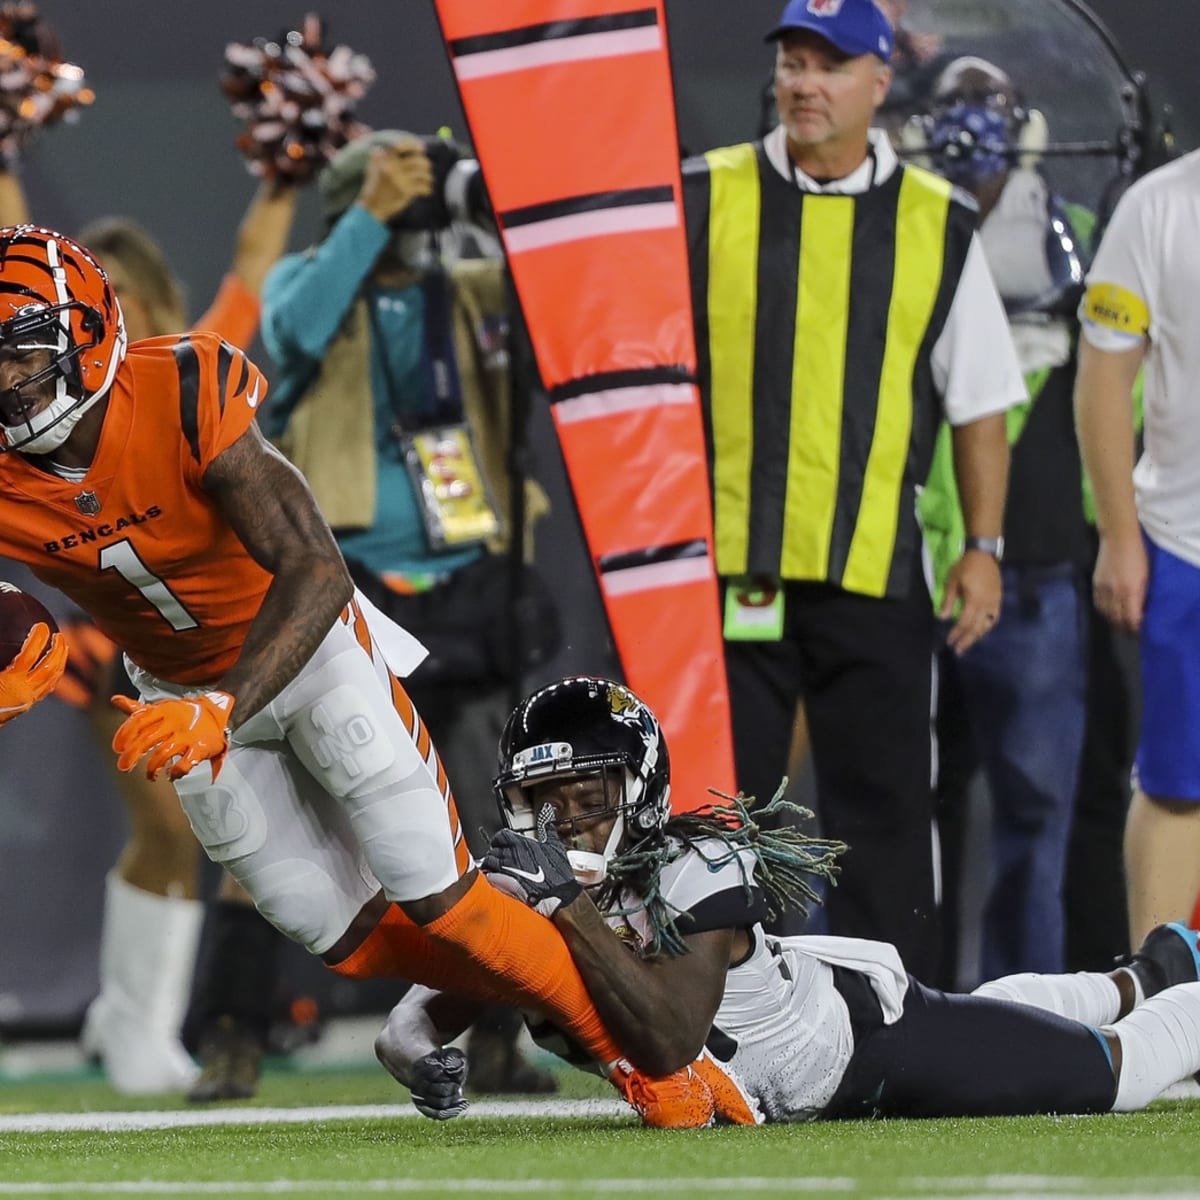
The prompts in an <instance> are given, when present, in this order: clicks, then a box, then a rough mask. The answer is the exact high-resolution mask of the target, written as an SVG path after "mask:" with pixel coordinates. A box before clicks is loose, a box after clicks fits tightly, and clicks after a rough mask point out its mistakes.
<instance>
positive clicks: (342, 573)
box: [0, 225, 717, 1127]
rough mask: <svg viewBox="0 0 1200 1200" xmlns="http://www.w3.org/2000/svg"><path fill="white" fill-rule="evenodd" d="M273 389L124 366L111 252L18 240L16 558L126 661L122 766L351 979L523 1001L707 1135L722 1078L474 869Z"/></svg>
mask: <svg viewBox="0 0 1200 1200" xmlns="http://www.w3.org/2000/svg"><path fill="white" fill-rule="evenodd" d="M265 394H266V380H265V379H264V377H263V375H262V374H261V372H260V371H259V370H258V368H257V367H255V366H254V364H253V363H251V362H250V361H249V360H248V359H247V358H246V356H245V355H244V354H243V353H242V352H241V351H239V350H236V349H234V348H233V347H232V346H230V345H229V344H228V343H226V342H224V341H222V340H221V339H220V338H219V337H217V336H216V335H215V334H211V333H193V334H190V335H175V336H167V337H158V338H151V339H149V340H146V341H140V342H137V343H135V344H134V345H133V346H132V347H130V348H128V351H127V347H126V332H125V326H124V322H123V319H122V315H121V309H120V305H119V303H118V301H117V298H116V295H115V293H114V291H113V289H112V287H111V285H110V283H109V280H108V277H107V275H106V274H105V273H104V271H103V269H102V268H101V267H100V265H99V263H98V262H97V261H96V260H95V258H94V257H93V255H92V254H91V253H90V252H89V251H88V250H86V249H85V248H84V247H82V246H80V245H78V244H77V243H76V242H74V241H72V240H71V239H70V238H67V237H65V236H64V235H62V234H59V233H56V232H54V231H53V230H48V229H43V228H39V227H35V226H30V225H23V226H19V227H15V228H13V227H8V228H3V229H0V451H3V453H0V553H3V554H6V555H7V556H9V557H11V558H13V559H16V560H17V561H20V562H24V563H26V564H28V566H29V567H30V569H31V570H32V571H33V572H34V574H35V575H36V576H37V577H38V578H39V579H41V580H43V581H44V582H46V583H47V584H50V585H52V586H54V587H56V588H58V589H59V590H61V591H62V592H63V593H64V594H66V595H67V596H68V597H69V598H71V599H72V600H73V601H74V602H75V603H76V604H78V605H79V607H81V608H82V609H84V611H85V612H87V613H89V614H90V615H91V616H92V618H93V619H94V620H95V622H96V624H97V626H98V627H99V628H100V629H101V631H102V632H104V633H105V634H106V635H108V636H109V637H110V638H112V640H113V641H114V642H116V643H117V645H119V646H120V647H121V648H122V649H123V651H124V653H125V661H126V664H127V666H128V668H129V671H130V675H131V677H132V679H133V681H134V683H135V684H136V685H137V687H138V690H139V692H140V695H141V699H140V700H133V699H130V698H129V697H115V698H114V703H116V704H117V706H118V707H119V708H121V709H122V711H124V712H125V713H126V714H127V720H126V721H125V722H124V723H123V724H122V725H121V726H120V728H119V729H118V731H117V734H116V737H115V738H114V740H113V748H114V749H115V750H116V752H117V754H118V755H119V758H118V766H119V767H120V769H121V770H132V769H134V768H135V767H136V766H137V765H138V764H139V762H141V761H142V760H143V759H144V760H145V769H146V771H147V773H148V774H149V775H151V776H158V775H159V774H161V773H163V772H165V773H166V774H167V775H168V776H169V777H170V778H171V779H172V780H173V781H174V783H175V788H176V792H177V794H178V796H179V799H180V802H181V804H182V806H183V808H184V811H185V812H186V813H187V816H188V820H189V822H190V824H191V826H192V829H193V831H194V832H195V834H196V836H197V837H198V838H199V840H200V842H201V844H202V845H203V846H204V847H205V850H206V851H207V853H208V854H209V857H210V858H212V859H213V860H214V861H216V862H219V863H221V864H222V865H223V866H224V867H226V869H227V870H228V871H229V872H230V873H231V874H232V875H233V876H234V878H235V879H237V881H238V882H239V883H240V884H241V885H242V886H243V887H244V888H245V889H246V891H247V892H248V893H249V894H250V895H251V897H252V898H253V899H254V902H255V904H256V906H257V907H258V909H259V911H260V912H262V913H263V915H264V916H266V917H267V918H268V920H270V921H271V923H272V924H273V925H275V926H276V927H277V928H279V929H280V930H282V931H283V932H284V933H286V934H287V935H288V936H290V937H291V938H293V939H294V940H296V941H297V942H299V943H301V944H302V945H304V946H305V947H307V948H308V949H309V950H310V951H312V952H313V953H314V954H317V955H319V956H320V957H321V958H322V960H323V961H324V962H326V963H327V964H328V965H329V966H331V967H332V968H333V969H334V970H335V971H338V972H339V973H342V974H344V975H347V976H351V977H357V978H366V977H399V978H405V979H409V980H414V981H417V982H421V983H425V984H427V985H430V986H433V987H439V988H444V989H450V990H456V991H461V992H466V993H469V994H474V995H477V996H480V997H482V998H485V999H488V1000H497V1001H501V1002H503V1003H510V1004H518V1005H520V1006H521V1007H523V1008H525V1009H529V1010H532V1011H534V1012H537V1013H540V1014H542V1015H543V1016H545V1017H546V1018H547V1019H549V1020H553V1021H554V1022H555V1023H556V1024H557V1025H558V1026H559V1027H561V1028H563V1029H565V1030H566V1031H567V1032H569V1033H570V1034H571V1035H572V1036H573V1037H574V1038H575V1039H576V1040H577V1041H578V1042H579V1043H580V1044H581V1045H583V1046H584V1047H585V1048H586V1049H587V1051H588V1052H589V1054H590V1055H591V1056H592V1057H593V1058H594V1059H597V1060H598V1061H600V1062H601V1063H603V1064H605V1065H606V1066H607V1067H608V1068H609V1071H610V1077H611V1078H612V1080H613V1082H614V1084H615V1085H616V1086H617V1087H619V1088H620V1089H621V1090H622V1091H623V1092H624V1093H625V1094H626V1095H627V1096H629V1097H630V1098H631V1099H632V1100H633V1101H634V1102H635V1104H636V1106H637V1107H638V1109H639V1111H640V1112H642V1114H643V1115H644V1117H645V1118H646V1119H647V1120H648V1121H649V1122H651V1123H653V1124H658V1125H665V1126H672V1127H680V1126H693V1125H698V1124H704V1123H706V1122H708V1121H709V1120H710V1119H711V1118H712V1116H713V1112H714V1108H715V1106H716V1103H717V1101H715V1100H714V1096H713V1092H712V1091H711V1090H710V1088H709V1086H708V1085H707V1084H706V1083H705V1082H704V1081H703V1079H702V1078H700V1077H699V1076H698V1075H697V1074H696V1073H695V1072H694V1071H693V1070H692V1068H691V1067H685V1068H683V1069H682V1070H681V1071H677V1072H675V1073H674V1074H673V1075H671V1076H668V1077H666V1078H665V1079H658V1080H655V1079H649V1078H647V1077H645V1076H644V1075H642V1074H641V1073H639V1072H637V1071H636V1070H635V1069H633V1068H631V1067H630V1065H629V1063H628V1062H627V1060H625V1059H624V1058H623V1057H622V1054H621V1051H620V1049H619V1048H618V1046H617V1045H616V1043H615V1042H614V1041H613V1040H612V1038H611V1037H610V1036H609V1035H608V1033H607V1032H606V1031H605V1029H604V1028H603V1026H602V1024H601V1021H600V1018H599V1015H598V1014H597V1012H596V1010H595V1007H594V1006H593V1004H592V1002H591V1000H590V998H589V996H588V993H587V989H586V988H585V986H584V984H583V980H582V978H581V977H580V974H579V972H578V970H577V968H576V967H575V965H574V962H573V961H572V959H571V956H570V954H569V953H568V951H567V948H566V945H565V943H564V942H563V940H562V938H561V936H560V935H559V934H558V932H557V931H556V930H555V929H554V927H553V926H552V925H551V924H550V923H549V922H547V921H546V920H545V919H544V918H543V917H540V916H539V915H537V914H536V913H533V912H531V911H530V910H528V909H527V908H525V907H524V906H523V905H522V904H521V903H519V902H518V901H516V900H514V899H512V898H511V897H509V896H506V895H503V894H502V893H500V892H498V891H496V890H495V889H494V888H492V887H491V886H490V885H489V884H488V883H487V882H486V881H485V880H484V879H483V878H482V877H481V876H480V875H479V873H478V870H477V869H476V865H475V863H474V861H473V860H472V858H471V855H470V853H469V851H468V849H467V846H466V843H465V841H464V839H463V834H462V829H461V826H460V824H459V820H458V816H457V813H456V811H455V804H454V798H453V795H452V793H451V790H450V786H449V782H448V781H447V779H446V776H445V772H444V771H443V769H442V766H441V763H440V761H439V760H438V756H437V753H436V751H435V749H434V747H433V746H432V744H431V743H430V740H429V736H428V733H427V731H426V729H425V728H424V725H423V723H422V721H421V719H420V717H419V715H418V714H417V713H416V712H415V710H414V709H413V707H412V705H411V703H410V702H409V700H408V697H407V695H406V693H405V691H404V688H403V685H402V683H401V678H402V677H403V676H404V675H406V674H407V673H408V672H410V671H411V670H412V669H413V668H414V667H415V666H416V665H417V664H418V663H419V662H420V661H421V658H422V657H423V653H424V651H423V649H422V648H421V646H420V644H419V643H417V642H416V641H415V639H413V638H412V637H411V636H409V635H408V634H407V633H405V631H404V630H402V629H401V628H400V627H399V626H396V625H394V624H392V623H391V622H390V621H388V620H386V619H385V618H383V617H382V616H381V615H380V614H379V613H378V612H377V610H375V609H374V608H373V607H372V606H371V605H370V604H369V602H367V601H366V599H365V598H364V597H363V596H361V595H360V594H358V593H356V591H355V589H354V586H353V584H352V582H351V580H350V577H349V575H348V573H347V571H346V567H345V563H344V562H343V560H342V557H341V555H340V553H339V552H338V549H337V545H336V543H335V541H334V539H333V535H332V533H331V532H330V530H329V527H328V525H327V524H326V523H325V521H324V520H323V519H322V518H321V516H320V513H319V511H318V510H317V507H316V504H315V502H314V501H313V498H312V494H311V492H310V491H309V489H308V487H307V485H306V484H305V483H304V481H303V479H302V477H301V476H300V475H299V473H298V472H297V471H295V470H294V469H293V468H292V467H291V466H290V465H289V464H288V463H287V462H286V460H285V459H284V458H283V457H282V456H281V455H279V454H278V453H277V452H276V451H275V450H274V449H273V448H272V447H271V446H270V444H269V443H268V442H267V441H266V440H265V439H264V438H263V436H262V435H261V433H260V432H259V430H258V426H257V424H256V422H255V416H256V413H257V410H258V407H259V405H260V404H261V402H262V400H263V397H264V396H265ZM33 674H34V672H33V671H31V670H29V669H28V668H27V667H26V666H25V664H24V663H23V662H22V661H20V660H19V661H18V664H17V665H16V666H14V667H10V668H8V669H7V670H5V671H0V694H5V695H7V696H9V697H12V696H14V695H18V696H19V695H21V694H22V691H23V689H24V690H25V693H26V695H25V700H27V703H25V707H28V706H30V705H31V704H32V703H34V702H36V700H37V699H38V698H39V696H40V690H39V689H40V688H41V687H42V684H43V682H44V681H38V682H36V683H35V682H34V680H33ZM22 703H24V701H22ZM11 715H12V714H11V713H8V714H0V718H6V717H8V716H11Z"/></svg>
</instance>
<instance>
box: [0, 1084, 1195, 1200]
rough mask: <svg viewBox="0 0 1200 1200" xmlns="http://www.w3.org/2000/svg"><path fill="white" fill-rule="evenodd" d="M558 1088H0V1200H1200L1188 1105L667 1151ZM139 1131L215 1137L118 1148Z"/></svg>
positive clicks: (600, 1088)
mask: <svg viewBox="0 0 1200 1200" xmlns="http://www.w3.org/2000/svg"><path fill="white" fill-rule="evenodd" d="M560 1079H561V1081H562V1084H563V1095H564V1097H566V1098H567V1100H568V1101H569V1100H572V1099H573V1100H575V1101H577V1102H584V1103H585V1104H587V1103H590V1105H591V1106H592V1107H594V1108H596V1109H597V1110H598V1111H597V1113H596V1114H595V1115H588V1116H583V1117H579V1116H561V1115H537V1116H533V1115H520V1114H523V1113H527V1112H528V1111H529V1109H530V1105H528V1104H526V1105H523V1106H521V1107H512V1106H508V1107H501V1104H503V1102H500V1104H498V1103H497V1102H493V1103H492V1104H491V1105H485V1104H483V1103H479V1104H477V1105H476V1106H475V1109H474V1110H473V1112H474V1113H476V1114H481V1113H489V1112H499V1113H500V1115H494V1116H493V1115H473V1116H469V1117H466V1118H463V1119H460V1120H457V1121H452V1122H448V1123H445V1124H439V1123H435V1122H432V1121H428V1120H424V1119H422V1118H419V1117H416V1116H409V1115H408V1114H409V1113H411V1112H412V1109H411V1106H409V1105H408V1104H407V1099H406V1096H405V1094H404V1092H403V1091H402V1089H399V1088H397V1087H396V1086H395V1085H394V1084H393V1083H392V1082H391V1081H390V1080H389V1079H388V1078H387V1077H386V1076H385V1075H384V1074H383V1072H382V1071H381V1070H374V1069H369V1068H355V1069H346V1070H329V1069H323V1070H306V1071H303V1072H300V1071H295V1070H288V1069H286V1068H285V1067H282V1066H273V1067H271V1068H270V1069H269V1070H268V1072H267V1073H266V1075H265V1077H264V1080H263V1087H262V1090H261V1093H260V1095H259V1097H258V1098H257V1099H256V1100H255V1101H252V1102H246V1103H243V1104H238V1105H232V1106H229V1107H227V1108H223V1109H212V1108H202V1109H196V1108H194V1107H188V1106H186V1105H185V1104H184V1103H182V1102H179V1103H176V1104H164V1103H162V1101H161V1100H155V1101H146V1102H142V1103H135V1102H131V1101H129V1100H128V1099H125V1098H122V1097H118V1096H117V1095H116V1094H115V1093H114V1092H112V1091H111V1090H110V1089H109V1088H108V1087H107V1086H106V1085H105V1084H104V1083H103V1082H102V1080H101V1079H100V1078H99V1077H98V1076H97V1075H95V1074H88V1075H83V1076H81V1075H80V1074H79V1073H78V1072H73V1073H70V1074H69V1075H68V1074H64V1075H62V1076H61V1077H58V1078H54V1077H46V1076H43V1077H39V1078H36V1079H32V1080H29V1081H25V1082H4V1083H0V1200H2V1198H3V1197H5V1196H60V1197H76V1196H78V1197H87V1196H94V1195H104V1196H114V1197H135V1196H142V1197H159V1196H162V1197H172V1198H175V1200H180V1198H192V1197H196V1198H199V1197H213V1196H235V1197H259V1196H261V1197H274V1196H309V1197H320V1196H330V1197H338V1198H344V1197H379V1196H407V1197H445V1196H448V1195H455V1196H476V1195H478V1196H488V1195H498V1196H503V1195H520V1194H528V1195H533V1196H539V1197H554V1196H567V1197H592V1196H597V1197H599V1196H612V1195H631V1196H653V1195H662V1196H670V1197H676V1196H693V1195H694V1196H711V1195H718V1194H719V1195H729V1196H737V1195H741V1194H745V1195H755V1196H758V1195H763V1196H772V1195H774V1196H783V1195H789V1196H796V1195H804V1196H822V1195H829V1196H846V1197H853V1196H871V1197H884V1196H897V1197H912V1196H935V1197H955V1198H959V1200H962V1198H965V1197H1008V1198H1010V1200H1016V1198H1018V1197H1041V1196H1050V1197H1075V1196H1079V1197H1083V1196H1088V1197H1105V1198H1107V1197H1116V1196H1128V1197H1133V1196H1156V1197H1164V1196H1200V1153H1198V1151H1200V1147H1198V1146H1197V1134H1198V1133H1200V1101H1194V1100H1174V1101H1164V1102H1160V1103H1159V1104H1158V1105H1157V1106H1155V1107H1154V1108H1153V1109H1151V1110H1150V1111H1148V1112H1145V1113H1140V1114H1137V1115H1134V1116H1105V1117H1089V1118H1068V1117H1064V1118H1037V1119H1009V1120H992V1121H980V1120H960V1121H923V1122H917V1121H892V1122H882V1121H878V1122H846V1123H840V1124H816V1125H803V1126H789V1127H764V1128H760V1129H717V1130H701V1131H697V1132H691V1133H663V1132H656V1131H653V1130H646V1129H642V1128H641V1127H640V1126H638V1125H637V1124H636V1123H635V1122H634V1121H633V1119H632V1118H631V1117H629V1116H624V1115H617V1110H616V1109H615V1108H614V1106H613V1105H612V1103H611V1095H610V1093H609V1092H608V1090H607V1088H606V1087H605V1086H604V1085H602V1084H599V1083H596V1082H593V1081H591V1080H588V1079H587V1078H585V1077H583V1076H580V1075H575V1074H571V1073H566V1072H564V1073H563V1074H562V1075H561V1076H560ZM558 1103H561V1101H551V1102H549V1103H548V1104H547V1107H548V1108H553V1107H554V1105H555V1104H558ZM349 1106H354V1107H353V1108H350V1107H349ZM359 1106H377V1107H376V1108H375V1109H365V1110H364V1109H361V1108H360V1107H359ZM385 1106H386V1107H385ZM35 1114H36V1115H35ZM104 1114H108V1115H104ZM112 1114H125V1116H124V1117H123V1118H119V1117H117V1116H114V1115H112ZM229 1120H235V1121H237V1122H240V1123H238V1124H228V1123H222V1122H227V1121H229ZM135 1122H140V1123H142V1124H155V1125H160V1126H162V1125H169V1123H171V1122H207V1123H204V1124H179V1125H178V1127H160V1128H141V1129H122V1128H119V1126H120V1125H121V1124H122V1123H125V1124H128V1123H135ZM80 1126H87V1127H80ZM35 1129H36V1130H37V1131H33V1130H35Z"/></svg>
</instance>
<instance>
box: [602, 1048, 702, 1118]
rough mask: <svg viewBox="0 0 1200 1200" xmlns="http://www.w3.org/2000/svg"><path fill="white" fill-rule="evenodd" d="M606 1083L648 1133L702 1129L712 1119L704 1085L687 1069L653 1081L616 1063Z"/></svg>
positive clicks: (627, 1065) (623, 1062)
mask: <svg viewBox="0 0 1200 1200" xmlns="http://www.w3.org/2000/svg"><path fill="white" fill-rule="evenodd" d="M608 1081H609V1083H611V1084H612V1085H613V1087H615V1088H616V1089H617V1091H619V1092H620V1093H621V1095H622V1096H624V1097H625V1101H626V1103H627V1104H628V1105H629V1106H630V1107H631V1108H632V1109H633V1110H634V1111H635V1112H636V1113H637V1114H638V1116H639V1117H641V1118H642V1123H643V1124H644V1125H649V1126H650V1127H651V1128H652V1129H704V1128H705V1127H706V1126H709V1125H711V1124H712V1123H713V1119H714V1117H715V1115H716V1103H715V1102H714V1100H713V1094H712V1092H711V1091H710V1090H709V1087H708V1084H707V1083H705V1082H704V1080H703V1079H701V1078H700V1076H699V1075H697V1074H696V1072H695V1071H693V1070H692V1068H691V1067H690V1066H687V1067H684V1068H683V1069H682V1070H679V1071H676V1072H675V1073H674V1074H673V1075H663V1076H660V1077H657V1078H655V1077H653V1076H650V1075H646V1074H644V1073H643V1072H641V1071H639V1070H637V1069H636V1068H635V1067H634V1066H633V1064H632V1063H630V1062H628V1061H627V1060H626V1059H620V1060H619V1061H618V1062H617V1065H616V1066H615V1067H614V1068H613V1071H612V1073H611V1074H610V1075H609V1077H608Z"/></svg>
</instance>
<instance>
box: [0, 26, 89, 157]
mask: <svg viewBox="0 0 1200 1200" xmlns="http://www.w3.org/2000/svg"><path fill="white" fill-rule="evenodd" d="M95 98H96V96H95V93H94V92H93V91H92V89H91V88H89V87H88V86H87V82H86V81H85V79H84V77H83V70H82V68H80V67H78V66H76V65H75V64H74V63H69V62H63V61H62V51H61V49H60V47H59V41H58V38H57V36H56V35H55V34H54V32H53V30H51V29H50V27H49V26H48V25H47V24H46V23H45V22H44V21H43V20H42V18H41V16H40V15H39V13H38V10H37V5H35V4H26V3H22V4H0V160H2V161H3V163H4V164H5V166H6V167H9V168H11V167H13V166H15V165H16V163H17V161H18V160H19V159H20V157H21V153H22V151H23V150H24V149H25V147H26V145H27V144H28V142H29V140H30V138H31V137H32V135H33V134H34V133H35V132H36V131H37V130H39V129H41V128H43V127H44V126H46V125H52V124H53V123H54V122H55V121H59V120H67V121H73V120H76V119H77V118H78V116H79V109H80V108H81V107H83V106H84V105H87V104H91V103H92V101H93V100H94V99H95Z"/></svg>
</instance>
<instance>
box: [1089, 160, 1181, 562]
mask: <svg viewBox="0 0 1200 1200" xmlns="http://www.w3.org/2000/svg"><path fill="white" fill-rule="evenodd" d="M1087 281H1088V291H1087V295H1086V296H1085V297H1084V301H1083V304H1082V305H1081V308H1080V320H1081V322H1082V325H1083V335H1084V337H1086V338H1087V340H1088V341H1089V342H1090V343H1091V344H1092V345H1093V346H1095V347H1096V348H1097V349H1098V350H1104V351H1108V352H1110V353H1118V352H1120V351H1124V350H1130V349H1133V348H1134V347H1136V346H1138V345H1139V344H1141V343H1143V342H1147V341H1148V343H1149V345H1148V347H1147V350H1146V359H1145V366H1144V376H1143V377H1144V383H1145V449H1144V452H1143V454H1142V457H1141V459H1140V460H1139V462H1138V464H1137V467H1136V469H1135V470H1134V473H1133V481H1134V486H1135V489H1136V492H1137V507H1138V516H1139V518H1140V520H1141V523H1142V527H1143V528H1144V529H1145V530H1146V533H1147V534H1148V535H1149V537H1150V538H1151V539H1152V540H1153V541H1154V542H1155V543H1157V544H1158V545H1160V546H1162V547H1164V548H1165V549H1167V550H1169V551H1170V552H1171V553H1172V554H1176V555H1178V556H1179V557H1180V558H1182V559H1184V560H1185V561H1187V562H1190V563H1192V564H1193V565H1196V566H1200V325H1198V323H1197V319H1196V304H1197V299H1196V297H1197V293H1200V151H1196V152H1193V153H1192V154H1188V155H1185V156H1184V157H1183V158H1180V159H1178V160H1176V161H1175V162H1173V163H1169V164H1168V165H1167V166H1165V167H1160V168H1158V169H1157V170H1155V171H1151V172H1150V174H1148V175H1146V176H1144V177H1143V178H1142V179H1140V180H1138V182H1137V183H1135V184H1134V185H1133V186H1132V187H1131V188H1130V189H1129V190H1128V191H1127V192H1126V193H1125V195H1124V196H1122V197H1121V201H1120V203H1119V204H1118V205H1117V208H1116V211H1115V212H1114V213H1113V217H1112V221H1111V223H1110V224H1109V226H1108V229H1107V230H1106V231H1105V233H1104V238H1103V241H1102V242H1101V244H1100V249H1099V250H1098V251H1097V253H1096V258H1095V260H1094V262H1093V263H1092V268H1091V270H1090V271H1089V272H1088V280H1087Z"/></svg>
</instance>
